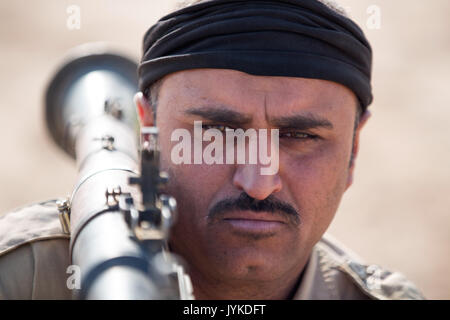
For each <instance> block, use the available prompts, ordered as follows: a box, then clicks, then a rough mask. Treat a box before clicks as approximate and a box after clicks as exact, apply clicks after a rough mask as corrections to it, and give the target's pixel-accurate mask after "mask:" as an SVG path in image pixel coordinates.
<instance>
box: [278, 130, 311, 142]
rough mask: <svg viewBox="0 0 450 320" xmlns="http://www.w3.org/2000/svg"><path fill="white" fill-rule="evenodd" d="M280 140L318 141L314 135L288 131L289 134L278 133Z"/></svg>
mask: <svg viewBox="0 0 450 320" xmlns="http://www.w3.org/2000/svg"><path fill="white" fill-rule="evenodd" d="M280 138H288V139H301V140H307V139H308V140H309V139H311V140H315V139H318V138H319V137H318V136H316V135H313V134H309V133H305V132H297V131H290V132H280Z"/></svg>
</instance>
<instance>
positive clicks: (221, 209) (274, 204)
mask: <svg viewBox="0 0 450 320" xmlns="http://www.w3.org/2000/svg"><path fill="white" fill-rule="evenodd" d="M228 211H254V212H270V213H273V214H274V215H279V216H282V217H284V218H285V219H287V220H288V222H289V223H290V224H292V225H294V226H298V225H299V224H300V214H299V212H298V211H297V210H295V208H294V207H293V206H291V205H290V204H289V203H287V202H283V201H281V200H278V199H277V198H275V197H274V196H273V195H270V196H268V197H267V198H266V199H264V200H256V199H255V198H252V197H250V196H249V195H248V194H247V193H245V192H243V193H241V194H240V196H239V197H238V198H237V199H236V198H235V199H233V198H227V199H224V200H221V201H219V202H217V203H216V204H215V205H214V206H213V207H212V208H211V209H210V210H209V212H208V216H207V219H208V223H209V224H212V223H213V222H215V221H217V220H220V219H221V218H222V217H223V216H224V215H225V214H226V213H227V212H228Z"/></svg>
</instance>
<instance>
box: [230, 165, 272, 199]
mask: <svg viewBox="0 0 450 320" xmlns="http://www.w3.org/2000/svg"><path fill="white" fill-rule="evenodd" d="M233 184H234V185H235V186H236V187H237V188H238V189H239V190H241V191H245V192H246V193H247V194H248V195H249V196H250V197H252V198H254V199H257V200H264V199H266V198H267V197H268V196H270V195H271V194H272V193H276V192H279V191H280V190H281V179H280V176H279V175H278V174H273V175H262V174H261V166H260V165H253V164H252V165H250V164H246V165H238V166H237V168H236V171H235V173H234V176H233Z"/></svg>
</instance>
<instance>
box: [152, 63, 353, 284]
mask: <svg viewBox="0 0 450 320" xmlns="http://www.w3.org/2000/svg"><path fill="white" fill-rule="evenodd" d="M217 110H218V111H221V112H222V114H224V113H223V111H224V110H226V111H227V112H226V116H224V117H222V118H221V119H217V114H218V113H217V112H215V111H217ZM355 114H356V98H355V95H354V94H353V93H352V92H351V91H350V90H349V89H347V88H346V87H344V86H342V85H339V84H337V83H334V82H330V81H324V80H316V79H304V78H288V77H261V76H251V75H248V74H245V73H242V72H238V71H233V70H218V69H199V70H189V71H182V72H177V73H174V74H171V75H169V76H167V77H166V78H165V79H164V81H163V83H162V86H161V87H160V91H159V97H158V106H157V118H156V119H157V125H158V127H159V129H160V145H161V161H162V169H164V170H166V171H168V172H169V174H170V182H169V185H168V189H167V192H168V193H170V194H171V195H173V196H174V197H175V198H176V199H177V202H178V211H179V212H178V219H177V223H176V225H175V226H174V228H173V229H172V232H171V239H170V246H171V249H172V250H173V251H174V252H176V253H178V254H180V255H181V256H183V257H184V258H185V260H187V262H188V265H189V269H190V270H191V272H192V273H193V274H191V276H192V277H193V279H194V281H195V279H196V278H202V277H203V278H205V279H209V280H214V279H217V280H219V279H220V280H221V281H223V280H226V281H231V282H232V281H247V280H249V281H255V280H262V281H271V280H277V279H280V280H282V279H283V277H287V276H289V275H291V276H292V275H294V274H297V275H298V274H299V273H300V272H301V270H302V268H303V267H304V265H305V263H306V262H307V259H308V257H309V254H310V251H311V249H312V247H313V246H314V244H315V243H316V242H317V241H318V240H319V239H320V238H321V236H322V234H323V233H324V232H325V230H326V229H327V228H328V226H329V224H330V222H331V220H332V218H333V216H334V214H335V212H336V210H337V207H338V205H339V202H340V199H341V197H342V195H343V193H344V191H345V190H346V189H347V187H348V186H349V185H350V184H351V176H352V171H353V167H352V166H349V162H350V158H351V152H352V141H353V133H354V121H355ZM224 115H225V114H224ZM194 121H202V122H203V125H211V127H213V128H214V127H215V128H219V129H220V128H221V127H220V126H227V127H230V128H232V129H237V128H242V129H244V130H246V129H249V128H254V129H256V130H258V129H268V130H270V129H279V170H278V173H277V174H275V175H261V173H260V168H261V165H260V164H253V165H250V164H223V165H218V164H215V165H208V164H181V165H176V164H174V163H173V162H172V161H171V151H172V148H173V146H174V145H176V144H177V143H178V142H172V141H171V135H172V132H173V131H174V130H175V129H181V128H183V129H187V130H189V131H190V132H191V136H192V137H193V136H194V133H193V131H194ZM207 128H209V127H207ZM269 132H270V131H269ZM357 133H358V132H357ZM356 140H357V139H356ZM205 144H206V143H204V145H205ZM224 150H225V147H224ZM243 194H244V195H245V194H246V195H248V196H249V197H251V198H254V199H256V200H264V199H266V198H267V197H269V196H271V198H270V199H272V200H275V201H277V202H279V203H282V204H284V205H286V206H288V207H290V208H292V209H294V210H295V211H296V212H297V213H298V216H297V218H298V221H297V222H298V223H296V222H295V221H296V220H295V219H292V216H290V215H289V214H288V213H287V212H285V211H284V210H282V209H281V210H279V211H276V212H269V211H264V210H263V211H262V212H255V211H252V210H241V209H239V206H237V207H236V206H235V207H233V206H231V209H225V211H223V212H221V214H220V215H217V217H216V218H215V219H211V217H210V216H209V214H210V213H211V210H212V209H217V204H218V203H220V202H221V201H223V200H225V199H228V200H229V202H230V203H232V204H233V203H234V202H236V199H238V198H239V197H240V196H242V195H243ZM247 199H248V197H247ZM263 208H264V207H263ZM291 215H292V214H291Z"/></svg>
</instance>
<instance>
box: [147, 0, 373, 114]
mask: <svg viewBox="0 0 450 320" xmlns="http://www.w3.org/2000/svg"><path fill="white" fill-rule="evenodd" d="M143 51H144V53H143V57H142V61H141V64H140V65H139V87H140V89H141V91H144V90H145V89H146V88H148V87H149V86H150V85H151V84H152V83H154V82H155V81H157V80H158V79H160V78H162V77H164V76H165V75H167V74H170V73H173V72H176V71H181V70H188V69H196V68H215V69H233V70H238V71H242V72H246V73H249V74H253V75H261V76H285V77H302V78H315V79H323V80H329V81H334V82H337V83H340V84H342V85H344V86H347V87H348V88H350V89H351V90H352V91H353V92H354V93H355V95H356V96H357V97H358V99H359V101H360V104H361V106H362V108H363V110H365V109H366V108H367V106H368V105H369V104H370V103H371V102H372V92H371V85H370V78H371V67H372V50H371V47H370V44H369V43H368V41H367V39H366V37H365V36H364V33H363V32H362V30H361V29H360V28H359V27H358V26H357V25H356V24H355V23H354V22H353V21H351V20H350V19H348V18H346V17H345V16H343V15H341V14H339V13H337V12H335V11H334V10H333V9H331V8H329V7H327V6H326V5H324V4H322V3H320V2H319V1H317V0H279V1H274V0H272V1H270V0H269V1H265V0H211V1H206V2H201V3H199V4H197V5H193V6H190V7H186V8H184V9H181V10H178V11H175V12H173V13H171V14H169V15H167V16H165V17H163V18H162V19H161V20H159V21H158V22H157V23H156V24H155V25H153V26H152V27H151V28H150V29H149V30H148V31H147V33H146V34H145V36H144V47H143Z"/></svg>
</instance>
